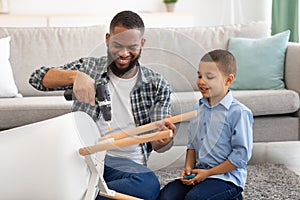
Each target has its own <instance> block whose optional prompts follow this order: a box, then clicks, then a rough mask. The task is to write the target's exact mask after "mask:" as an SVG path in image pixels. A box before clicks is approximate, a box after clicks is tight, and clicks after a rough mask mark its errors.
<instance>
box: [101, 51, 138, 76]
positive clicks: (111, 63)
mask: <svg viewBox="0 0 300 200" xmlns="http://www.w3.org/2000/svg"><path fill="white" fill-rule="evenodd" d="M141 53H142V49H140V52H139V54H138V56H137V57H136V58H135V59H134V60H132V61H130V63H129V65H128V67H127V68H124V69H120V68H118V67H117V65H116V62H115V60H114V59H113V57H112V55H111V53H110V52H109V50H108V49H107V64H108V67H109V68H110V70H111V71H112V72H113V73H114V74H115V75H117V76H119V77H122V76H123V75H124V74H126V73H127V72H129V71H130V70H132V69H133V68H134V67H135V66H136V65H137V64H138V62H139V58H140V57H141Z"/></svg>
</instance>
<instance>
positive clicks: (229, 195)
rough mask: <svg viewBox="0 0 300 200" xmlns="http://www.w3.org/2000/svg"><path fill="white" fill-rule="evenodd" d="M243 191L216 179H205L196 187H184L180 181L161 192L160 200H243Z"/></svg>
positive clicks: (168, 185)
mask: <svg viewBox="0 0 300 200" xmlns="http://www.w3.org/2000/svg"><path fill="white" fill-rule="evenodd" d="M242 191H243V189H242V188H240V187H237V186H236V185H234V184H233V183H231V182H226V181H223V180H221V179H216V178H208V179H205V180H204V181H203V182H201V183H200V184H197V185H195V186H188V185H184V184H182V182H181V181H180V180H175V181H173V182H171V183H169V184H167V185H166V186H165V187H164V188H163V189H162V190H161V192H160V195H159V197H158V200H169V199H176V200H181V199H182V200H183V199H185V200H201V199H206V200H208V199H209V200H217V199H235V200H240V199H242V194H241V193H242Z"/></svg>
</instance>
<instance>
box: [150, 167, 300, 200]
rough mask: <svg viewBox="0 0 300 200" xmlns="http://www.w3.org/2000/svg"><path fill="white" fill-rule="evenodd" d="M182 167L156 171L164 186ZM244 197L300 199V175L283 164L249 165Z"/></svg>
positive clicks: (276, 199)
mask: <svg viewBox="0 0 300 200" xmlns="http://www.w3.org/2000/svg"><path fill="white" fill-rule="evenodd" d="M180 171H181V168H178V167H176V168H175V167H166V168H163V169H159V170H157V171H155V173H156V175H157V176H158V179H159V181H160V183H161V186H162V187H163V186H164V185H165V184H166V183H168V182H170V180H168V179H171V178H176V177H177V176H179V174H180ZM244 199H249V200H252V199H270V200H271V199H272V200H282V199H285V200H286V199H291V200H292V199H293V200H294V199H300V176H298V175H297V174H296V173H294V172H293V171H291V170H289V169H288V168H287V167H286V166H285V165H283V164H271V163H264V164H255V165H248V177H247V181H246V186H245V190H244Z"/></svg>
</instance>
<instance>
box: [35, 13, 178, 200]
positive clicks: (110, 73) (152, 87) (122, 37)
mask: <svg viewBox="0 0 300 200" xmlns="http://www.w3.org/2000/svg"><path fill="white" fill-rule="evenodd" d="M144 31H145V27H144V23H143V20H142V19H141V18H140V16H139V15H137V14H136V13H134V12H131V11H123V12H120V13H118V14H117V15H116V16H115V17H114V18H113V19H112V21H111V24H110V30H109V33H107V34H106V46H107V56H105V57H100V58H92V57H87V58H81V59H79V60H76V61H74V62H71V63H68V64H66V65H64V66H61V67H58V68H53V67H41V68H40V69H38V70H36V71H35V72H34V73H33V74H32V75H31V77H30V80H29V82H30V84H31V85H32V86H33V87H35V88H36V89H38V90H43V91H50V90H66V89H69V88H73V92H74V94H75V96H76V99H77V100H75V101H74V104H73V108H72V109H73V111H79V110H80V111H84V112H86V113H88V114H89V115H90V116H91V117H92V118H93V119H94V120H95V122H96V123H97V125H98V127H99V130H100V134H101V135H102V136H104V135H107V134H111V133H113V132H117V131H120V130H126V129H129V128H133V127H135V126H140V125H144V124H147V123H150V122H153V121H157V120H161V119H164V118H166V117H167V116H168V115H170V93H171V92H170V86H169V84H168V83H167V81H166V80H165V79H163V78H162V76H161V75H160V74H158V73H156V72H154V71H152V70H150V69H148V68H146V67H144V66H142V65H140V64H139V62H138V59H139V57H140V55H141V52H142V48H143V47H144V44H145V39H144V38H143V35H144ZM100 78H106V79H107V80H108V87H109V90H110V94H111V99H112V110H113V111H112V122H111V131H108V129H107V124H106V123H105V121H104V119H102V118H101V117H100V118H99V119H98V115H99V111H98V110H97V109H96V107H95V81H98V80H100ZM100 116H101V114H100ZM158 129H159V130H165V129H171V130H173V131H175V126H174V124H172V123H171V122H170V121H168V120H167V119H165V120H164V121H163V123H162V124H160V128H158ZM171 145H172V139H165V140H160V141H154V142H151V143H143V144H140V145H133V146H129V147H124V148H119V149H115V150H110V151H107V155H106V158H105V168H104V179H105V181H106V183H107V185H108V187H109V188H110V189H112V190H115V191H117V192H121V193H125V194H128V195H132V196H135V197H139V198H142V199H156V197H157V196H158V194H159V189H160V185H159V182H158V179H157V177H156V176H155V174H154V173H153V172H152V171H151V170H149V169H148V168H147V167H146V166H145V165H146V163H147V159H148V156H149V153H150V152H151V151H152V149H153V150H156V151H165V150H167V149H168V148H170V147H171ZM97 199H105V198H104V197H100V196H98V197H97Z"/></svg>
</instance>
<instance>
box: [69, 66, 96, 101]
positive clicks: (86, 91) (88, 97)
mask: <svg viewBox="0 0 300 200" xmlns="http://www.w3.org/2000/svg"><path fill="white" fill-rule="evenodd" d="M73 92H74V94H75V96H76V99H77V100H78V101H80V102H84V103H89V104H91V105H92V106H95V105H96V104H95V80H93V79H92V78H91V77H89V76H88V75H86V74H85V73H83V72H80V71H78V72H77V75H76V78H75V81H74V84H73Z"/></svg>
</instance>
